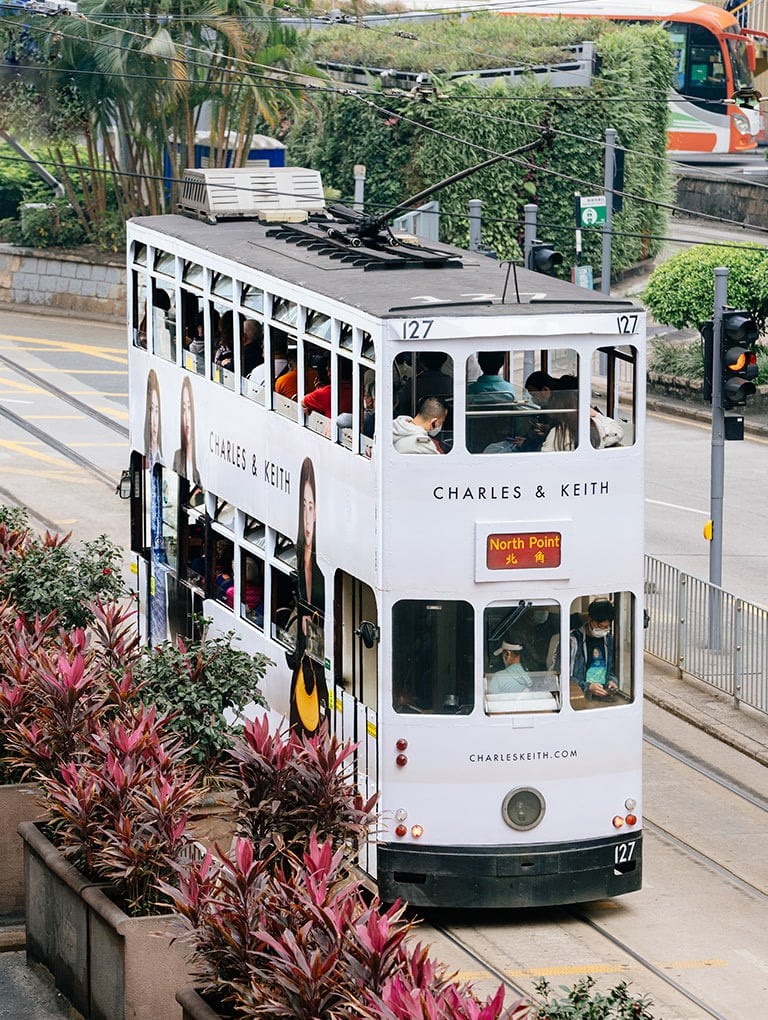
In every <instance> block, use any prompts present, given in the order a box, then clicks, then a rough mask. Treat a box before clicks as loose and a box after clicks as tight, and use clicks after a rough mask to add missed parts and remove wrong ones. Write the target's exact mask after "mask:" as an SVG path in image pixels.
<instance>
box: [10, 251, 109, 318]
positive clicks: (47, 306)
mask: <svg viewBox="0 0 768 1020" xmlns="http://www.w3.org/2000/svg"><path fill="white" fill-rule="evenodd" d="M0 304H4V305H32V306H34V307H36V308H39V309H41V310H46V311H51V312H62V313H64V314H65V315H66V314H69V315H79V316H82V317H85V318H100V319H105V318H109V319H112V318H114V319H117V320H118V321H120V322H122V321H124V320H125V264H124V262H123V261H122V259H121V258H120V257H119V256H117V257H105V256H104V254H103V253H102V252H98V251H96V250H95V249H94V250H93V251H90V250H88V249H83V250H82V251H79V252H62V251H56V250H40V251H38V250H37V249H34V248H18V247H16V246H15V245H10V244H0Z"/></svg>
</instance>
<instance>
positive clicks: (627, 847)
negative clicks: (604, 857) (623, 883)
mask: <svg viewBox="0 0 768 1020" xmlns="http://www.w3.org/2000/svg"><path fill="white" fill-rule="evenodd" d="M636 845H637V843H636V842H632V843H617V844H616V854H615V858H614V859H615V863H616V864H629V862H630V861H631V860H632V857H633V855H634V853H635V847H636Z"/></svg>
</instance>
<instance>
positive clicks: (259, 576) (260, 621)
mask: <svg viewBox="0 0 768 1020" xmlns="http://www.w3.org/2000/svg"><path fill="white" fill-rule="evenodd" d="M227 598H228V600H229V596H227ZM232 598H233V601H234V589H233V590H232ZM240 616H242V617H243V618H244V619H246V620H248V621H249V622H250V623H252V624H253V625H254V626H255V627H258V628H259V630H263V628H264V564H263V563H262V561H261V560H259V559H257V558H256V557H255V556H251V555H249V554H248V553H247V552H242V553H241V554H240Z"/></svg>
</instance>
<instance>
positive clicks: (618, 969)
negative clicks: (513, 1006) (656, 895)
mask: <svg viewBox="0 0 768 1020" xmlns="http://www.w3.org/2000/svg"><path fill="white" fill-rule="evenodd" d="M655 965H656V966H657V967H659V969H660V970H695V969H699V968H702V967H727V966H728V964H727V962H726V961H725V960H719V959H714V960H666V961H661V962H656V964H655ZM630 970H632V964H629V963H616V964H610V963H591V964H586V963H585V964H574V965H572V966H562V967H551V966H547V967H521V968H518V969H516V970H505V971H504V974H505V975H506V976H507V977H511V978H528V977H568V976H576V975H580V974H625V973H626V972H627V971H630ZM458 976H459V978H461V979H462V980H464V981H477V980H479V979H482V978H488V977H491V976H492V975H491V974H489V973H488V971H485V970H463V971H459V974H458Z"/></svg>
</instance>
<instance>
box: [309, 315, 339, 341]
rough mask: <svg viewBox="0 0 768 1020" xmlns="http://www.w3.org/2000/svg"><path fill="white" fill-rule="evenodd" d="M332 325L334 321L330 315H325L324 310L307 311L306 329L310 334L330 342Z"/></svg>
mask: <svg viewBox="0 0 768 1020" xmlns="http://www.w3.org/2000/svg"><path fill="white" fill-rule="evenodd" d="M332 325H333V322H332V320H331V317H330V316H329V315H323V313H322V312H307V324H306V326H305V330H304V331H305V332H306V333H307V334H308V335H310V336H314V337H317V338H318V339H319V340H327V341H328V342H329V343H330V340H331V327H332Z"/></svg>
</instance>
